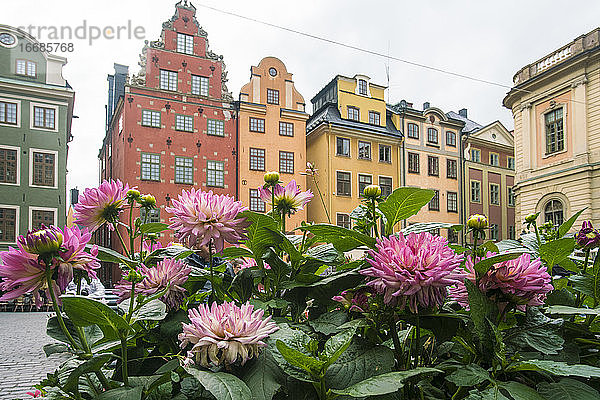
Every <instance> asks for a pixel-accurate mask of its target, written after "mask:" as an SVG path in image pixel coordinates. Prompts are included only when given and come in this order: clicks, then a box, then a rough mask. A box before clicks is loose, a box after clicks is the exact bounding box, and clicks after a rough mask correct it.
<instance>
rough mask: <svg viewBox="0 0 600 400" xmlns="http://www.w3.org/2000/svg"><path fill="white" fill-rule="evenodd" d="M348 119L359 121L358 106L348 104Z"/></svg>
mask: <svg viewBox="0 0 600 400" xmlns="http://www.w3.org/2000/svg"><path fill="white" fill-rule="evenodd" d="M348 119H352V120H354V121H360V112H359V110H358V108H356V107H352V106H348Z"/></svg>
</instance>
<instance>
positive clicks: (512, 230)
mask: <svg viewBox="0 0 600 400" xmlns="http://www.w3.org/2000/svg"><path fill="white" fill-rule="evenodd" d="M516 236H517V235H516V232H515V226H514V225H510V226H509V227H508V238H509V239H512V240H515V239H516Z"/></svg>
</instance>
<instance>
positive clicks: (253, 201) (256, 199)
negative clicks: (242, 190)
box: [250, 189, 266, 212]
mask: <svg viewBox="0 0 600 400" xmlns="http://www.w3.org/2000/svg"><path fill="white" fill-rule="evenodd" d="M250 211H256V212H265V211H266V206H265V202H264V201H262V199H261V198H260V192H259V191H258V189H250Z"/></svg>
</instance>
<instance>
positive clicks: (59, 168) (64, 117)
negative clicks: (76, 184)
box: [0, 25, 75, 249]
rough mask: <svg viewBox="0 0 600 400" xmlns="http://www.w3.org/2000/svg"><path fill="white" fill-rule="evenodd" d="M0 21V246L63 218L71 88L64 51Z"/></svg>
mask: <svg viewBox="0 0 600 400" xmlns="http://www.w3.org/2000/svg"><path fill="white" fill-rule="evenodd" d="M40 47H41V46H40V43H39V42H38V41H37V40H36V39H35V38H33V37H32V36H30V35H28V34H27V33H26V32H24V31H22V30H19V29H17V28H13V27H10V26H7V25H0V249H6V248H7V247H8V246H10V245H14V244H15V242H16V238H17V237H18V235H19V234H23V233H26V232H27V230H28V229H33V228H37V227H39V226H40V225H41V224H45V225H52V224H55V225H58V226H62V225H64V224H65V222H66V204H67V197H66V187H67V186H66V171H67V146H68V143H69V142H70V141H71V138H72V136H71V120H72V118H73V101H74V96H75V92H74V91H73V89H72V88H71V87H70V86H69V84H68V83H67V81H66V80H65V79H64V78H63V77H62V68H63V66H64V65H65V64H66V62H67V60H66V58H64V57H59V56H55V55H52V54H49V53H48V52H46V51H41V50H40Z"/></svg>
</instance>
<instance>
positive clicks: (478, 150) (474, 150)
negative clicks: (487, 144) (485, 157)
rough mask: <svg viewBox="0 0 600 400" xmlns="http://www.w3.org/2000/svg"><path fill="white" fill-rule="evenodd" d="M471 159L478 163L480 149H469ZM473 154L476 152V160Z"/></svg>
mask: <svg viewBox="0 0 600 400" xmlns="http://www.w3.org/2000/svg"><path fill="white" fill-rule="evenodd" d="M470 153H471V154H470V156H471V161H473V162H476V163H480V162H481V149H471V151H470ZM474 154H477V160H475V157H473V155H474Z"/></svg>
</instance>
